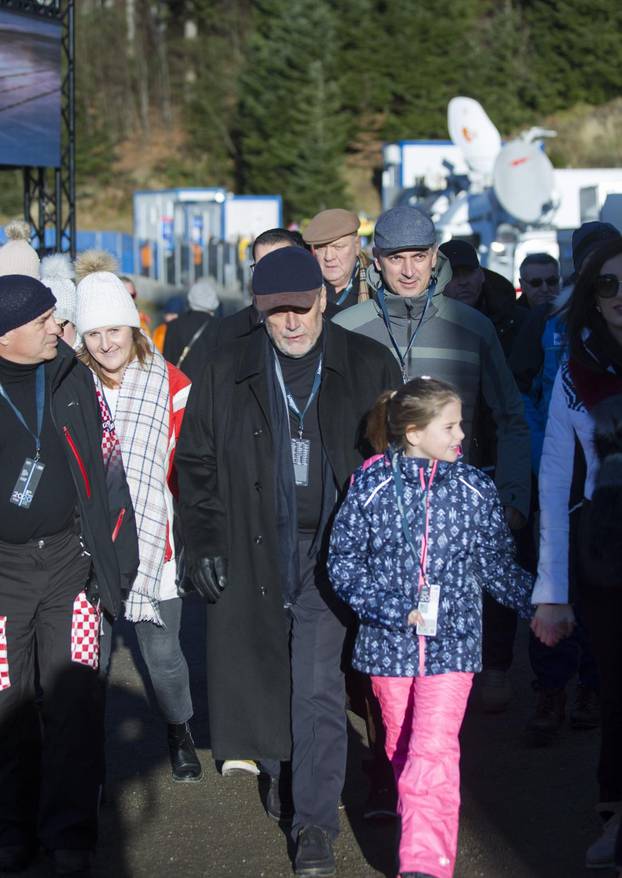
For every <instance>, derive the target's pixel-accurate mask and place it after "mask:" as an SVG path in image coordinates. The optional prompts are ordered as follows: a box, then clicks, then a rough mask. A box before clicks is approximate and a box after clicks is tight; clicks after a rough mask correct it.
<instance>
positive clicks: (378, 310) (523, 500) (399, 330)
mask: <svg viewBox="0 0 622 878" xmlns="http://www.w3.org/2000/svg"><path fill="white" fill-rule="evenodd" d="M373 253H374V265H373V267H371V268H370V269H369V271H368V273H367V274H368V282H369V284H370V287H371V289H372V292H373V295H374V298H373V299H370V300H369V301H368V302H365V303H363V304H362V305H356V306H355V307H354V308H349V309H348V310H347V311H343V312H342V313H340V314H337V315H336V317H334V318H333V320H334V322H335V323H337V324H338V325H340V326H343V327H344V328H345V329H349V330H352V331H354V332H358V333H360V334H362V335H365V336H367V337H368V338H373V339H375V340H376V341H380V342H382V343H383V344H384V345H385V346H386V347H387V348H388V349H389V350H390V351H391V352H392V353H393V355H394V357H395V359H396V360H397V362H398V363H399V365H400V368H401V371H402V377H403V380H404V381H408V380H409V379H410V378H415V377H417V376H421V375H430V376H431V377H433V378H439V379H442V380H444V381H448V382H449V383H450V384H453V385H454V387H456V389H457V390H458V392H459V394H460V397H461V398H462V405H463V408H462V412H463V419H464V420H463V424H462V427H463V429H464V432H465V438H464V443H463V454H464V459H465V460H466V461H467V462H468V463H472V464H474V465H475V466H478V465H481V463H482V460H481V458H480V451H481V449H480V438H481V437H480V436H478V435H477V433H478V431H477V424H478V423H480V422H481V418H480V417H479V412H480V409H481V406H482V402H484V403H485V404H486V406H487V407H488V409H489V410H490V413H491V416H492V419H493V421H494V424H495V429H496V439H497V445H496V461H495V482H496V484H497V488H498V489H499V494H500V496H501V501H502V503H503V505H504V507H505V511H506V518H507V521H508V524H509V525H510V527H511V528H513V529H519V528H521V527H522V526H524V524H525V522H526V518H527V515H528V513H529V499H530V485H531V474H530V439H529V429H528V427H527V423H526V421H525V418H524V413H523V402H522V399H521V397H520V394H519V392H518V388H517V387H516V383H515V381H514V378H513V377H512V373H511V372H510V370H509V368H508V366H507V364H506V360H505V356H504V354H503V350H502V349H501V345H500V343H499V340H498V338H497V334H496V332H495V328H494V326H493V324H492V323H491V321H490V320H489V319H488V318H487V317H485V316H484V315H483V314H481V313H479V311H477V310H475V308H471V307H469V306H468V305H465V304H463V303H462V302H458V301H456V300H454V299H451V298H449V297H447V296H445V295H443V291H444V289H445V286H446V285H447V283H448V282H449V281H450V280H451V277H452V271H451V265H450V262H449V259H448V258H447V257H446V256H445V255H444V254H443V253H441V252H439V250H438V247H437V245H436V233H435V228H434V224H433V222H432V221H431V220H430V218H429V217H428V216H427V215H426V214H425V213H423V211H421V210H419V209H418V208H416V207H408V206H403V207H395V208H392V209H391V210H388V211H386V212H385V213H383V214H382V215H381V216H380V217H379V219H378V222H377V223H376V228H375V231H374V250H373ZM502 677H503V675H500V676H499V678H498V683H499V690H500V695H501V694H504V695H505V693H507V681H506V680H505V678H503V679H502ZM501 690H503V692H501Z"/></svg>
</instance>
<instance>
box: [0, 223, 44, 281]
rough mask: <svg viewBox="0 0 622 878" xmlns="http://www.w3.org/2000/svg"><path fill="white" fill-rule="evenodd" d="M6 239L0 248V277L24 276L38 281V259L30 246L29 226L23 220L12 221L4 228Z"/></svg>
mask: <svg viewBox="0 0 622 878" xmlns="http://www.w3.org/2000/svg"><path fill="white" fill-rule="evenodd" d="M4 233H5V235H6V236H7V238H8V241H7V242H6V244H3V245H2V247H0V275H7V274H25V275H27V276H28V277H35V278H37V280H38V279H39V264H40V263H39V257H38V255H37V251H36V250H35V249H34V247H31V246H30V243H29V242H30V226H29V225H28V223H26V222H23V220H14V221H13V222H11V223H8V225H6V226H5V228H4Z"/></svg>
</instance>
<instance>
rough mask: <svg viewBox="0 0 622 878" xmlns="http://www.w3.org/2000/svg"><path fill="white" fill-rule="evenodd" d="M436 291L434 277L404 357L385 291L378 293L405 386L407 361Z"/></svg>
mask: <svg viewBox="0 0 622 878" xmlns="http://www.w3.org/2000/svg"><path fill="white" fill-rule="evenodd" d="M435 289H436V278H435V277H433V278H432V279H431V280H430V284H429V286H428V292H427V294H426V299H425V305H424V307H423V311H422V312H421V317H420V318H419V323H417V325H416V326H415V331H414V332H413V334H412V335H411V337H410V339H409V341H408V344H407V345H406V350H405V351H404V355H403V356H402V352H401V351H400V346H399V345H398V343H397V341H396V340H395V336H394V335H393V330H392V329H391V321H390V320H389V315H388V313H387V306H386V302H385V299H384V289H383V288H382V287H380V289H379V290H378V291H377V292H376V301H377V302H378V304H379V305H380V310H381V311H382V319H383V320H384V325H385V326H386V328H387V332H388V333H389V338H390V339H391V344H392V345H393V348H394V350H395V353H396V354H397V358H398V360H399V362H400V366H401V367H402V381H403V382H404V384H406V382H407V381H408V368H407V365H406V361H407V360H408V354H409V353H410V350H411V348H412V346H413V345H414V343H415V338H416V337H417V333H418V332H419V330H420V329H421V326H422V324H423V321H424V319H425V315H426V311H427V310H428V306H429V304H430V302H431V301H432V296H433V295H434V291H435Z"/></svg>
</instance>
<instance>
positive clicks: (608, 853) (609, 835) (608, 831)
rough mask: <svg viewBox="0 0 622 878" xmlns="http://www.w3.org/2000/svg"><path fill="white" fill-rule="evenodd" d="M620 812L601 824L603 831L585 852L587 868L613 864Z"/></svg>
mask: <svg viewBox="0 0 622 878" xmlns="http://www.w3.org/2000/svg"><path fill="white" fill-rule="evenodd" d="M621 816H622V815H620V814H614V815H613V816H612V817H610V818H609V820H607V822H606V823H605V824H604V825H603V832H602V835H601V836H600V838H597V839H596V841H595V842H594V844H592V845H590V846H589V848H588V849H587V853H586V854H585V865H586V867H587V868H588V869H612V868H614V866H615V847H616V838H617V836H618V829H619V828H620V817H621Z"/></svg>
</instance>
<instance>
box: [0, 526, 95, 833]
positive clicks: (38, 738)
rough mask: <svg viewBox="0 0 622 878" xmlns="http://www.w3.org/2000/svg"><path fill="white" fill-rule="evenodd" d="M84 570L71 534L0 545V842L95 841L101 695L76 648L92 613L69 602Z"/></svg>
mask: <svg viewBox="0 0 622 878" xmlns="http://www.w3.org/2000/svg"><path fill="white" fill-rule="evenodd" d="M90 566H91V560H90V557H89V556H88V555H86V554H85V553H84V552H83V549H82V546H81V544H80V540H79V538H78V537H77V536H76V535H75V534H74V533H72V532H70V531H64V532H62V533H61V534H57V535H55V536H53V537H50V538H48V539H45V540H36V541H32V542H30V543H27V544H25V545H19V546H14V545H10V544H8V543H2V542H0V738H1V740H2V746H1V747H0V846H7V845H32V844H35V843H36V842H37V841H38V842H39V843H41V844H42V845H43V846H44V847H46V848H47V849H49V850H58V849H74V850H85V849H91V848H93V847H94V845H95V841H96V835H97V805H98V796H99V788H100V784H101V780H102V773H103V752H104V747H103V693H102V686H101V683H100V681H99V680H98V676H97V671H96V670H95V669H93V668H92V667H90V666H89V665H88V664H85V663H83V662H84V661H85V657H86V652H84V651H82V650H80V649H78V648H77V647H76V645H75V643H76V640H75V638H76V636H78V635H80V633H81V631H82V630H84V629H83V626H82V622H83V621H84V616H85V614H86V615H87V618H88V614H89V613H90V612H91V610H90V608H89V609H86V610H85V609H84V606H83V608H82V610H79V609H78V606H77V604H75V603H74V602H75V601H76V598H77V596H78V595H79V593H80V592H82V591H83V589H84V586H85V583H86V580H87V577H88V574H89V570H90ZM72 623H73V626H74V629H73V634H74V648H73V656H74V659H73V660H72ZM35 666H36V668H37V670H38V676H37V678H36V683H35V672H36V671H35Z"/></svg>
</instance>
